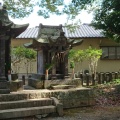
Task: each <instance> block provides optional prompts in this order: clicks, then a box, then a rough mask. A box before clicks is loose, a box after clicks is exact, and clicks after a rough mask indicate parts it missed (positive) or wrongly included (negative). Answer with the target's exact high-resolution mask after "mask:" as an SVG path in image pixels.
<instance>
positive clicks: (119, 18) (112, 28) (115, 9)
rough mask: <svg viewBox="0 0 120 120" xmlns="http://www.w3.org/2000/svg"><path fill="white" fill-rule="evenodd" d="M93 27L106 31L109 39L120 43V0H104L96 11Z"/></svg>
mask: <svg viewBox="0 0 120 120" xmlns="http://www.w3.org/2000/svg"><path fill="white" fill-rule="evenodd" d="M92 25H93V26H95V27H96V28H97V29H102V30H104V34H105V35H106V36H107V37H110V38H112V39H113V40H115V41H116V42H118V43H120V0H102V3H101V5H100V6H99V7H98V9H96V10H95V15H94V20H93V24H92Z"/></svg>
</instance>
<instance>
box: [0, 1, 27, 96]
mask: <svg viewBox="0 0 120 120" xmlns="http://www.w3.org/2000/svg"><path fill="white" fill-rule="evenodd" d="M28 26H29V24H25V25H17V24H14V23H13V22H12V21H10V20H9V18H8V13H7V10H6V7H5V6H3V7H2V6H1V3H0V94H6V93H10V89H9V82H8V81H7V74H8V71H10V70H11V58H10V45H11V38H15V37H16V36H18V35H19V34H21V33H22V32H23V31H24V30H26V28H27V27H28Z"/></svg>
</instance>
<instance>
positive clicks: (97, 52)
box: [85, 46, 102, 60]
mask: <svg viewBox="0 0 120 120" xmlns="http://www.w3.org/2000/svg"><path fill="white" fill-rule="evenodd" d="M85 54H86V55H85V56H86V58H87V59H88V60H98V59H99V58H100V56H101V55H102V50H101V49H96V48H92V47H91V46H89V48H88V49H86V50H85Z"/></svg>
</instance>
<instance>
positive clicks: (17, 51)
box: [11, 46, 37, 74]
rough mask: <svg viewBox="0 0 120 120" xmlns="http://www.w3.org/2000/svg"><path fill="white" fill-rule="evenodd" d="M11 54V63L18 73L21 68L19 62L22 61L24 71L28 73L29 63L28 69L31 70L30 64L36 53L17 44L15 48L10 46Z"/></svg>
mask: <svg viewBox="0 0 120 120" xmlns="http://www.w3.org/2000/svg"><path fill="white" fill-rule="evenodd" d="M11 55H12V56H11V63H12V68H13V69H14V71H15V72H16V73H18V72H19V70H20V68H21V63H22V62H23V61H24V65H25V68H26V72H27V74H28V67H29V65H30V71H31V69H32V66H31V64H32V62H33V61H34V60H35V58H36V55H37V53H36V51H34V50H33V49H28V48H25V47H22V46H19V47H16V48H12V52H11Z"/></svg>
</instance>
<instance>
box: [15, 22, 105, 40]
mask: <svg viewBox="0 0 120 120" xmlns="http://www.w3.org/2000/svg"><path fill="white" fill-rule="evenodd" d="M62 29H63V31H64V32H65V36H66V37H68V38H97V37H98V38H99V37H105V36H104V35H103V34H102V30H96V29H95V28H94V27H92V26H90V25H88V24H83V25H81V26H80V27H77V28H75V30H74V32H71V31H70V30H69V29H67V28H66V27H65V26H63V27H62ZM38 31H39V27H35V28H28V29H27V30H25V31H24V32H23V33H22V34H20V35H19V36H18V37H17V38H37V35H38Z"/></svg>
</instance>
